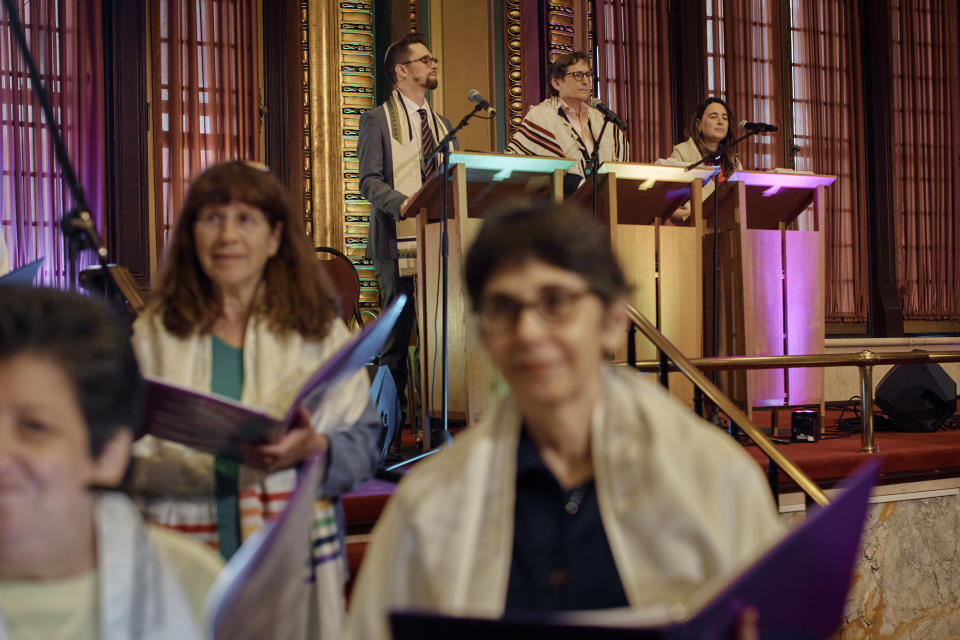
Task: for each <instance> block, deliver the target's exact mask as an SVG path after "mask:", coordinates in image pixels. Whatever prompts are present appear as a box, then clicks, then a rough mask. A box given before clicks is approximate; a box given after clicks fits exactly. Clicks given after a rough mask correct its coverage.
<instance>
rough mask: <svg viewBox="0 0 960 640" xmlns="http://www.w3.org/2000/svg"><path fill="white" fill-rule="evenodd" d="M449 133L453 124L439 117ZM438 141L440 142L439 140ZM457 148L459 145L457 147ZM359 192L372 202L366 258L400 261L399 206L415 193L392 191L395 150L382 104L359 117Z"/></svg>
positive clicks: (385, 109) (385, 111)
mask: <svg viewBox="0 0 960 640" xmlns="http://www.w3.org/2000/svg"><path fill="white" fill-rule="evenodd" d="M437 118H439V119H440V120H441V121H442V122H443V124H444V126H445V127H446V128H447V130H448V131H449V130H450V129H451V127H450V121H449V120H447V119H446V118H444V117H443V116H441V115H440V114H437ZM437 142H439V140H438V141H437ZM454 148H456V145H454ZM357 154H358V155H359V157H360V193H361V194H362V195H363V197H364V198H366V199H367V200H369V201H370V203H371V204H372V205H373V207H372V208H371V210H370V226H369V231H368V232H367V253H366V257H367V258H371V259H373V258H380V259H393V260H396V259H397V220H399V219H400V207H401V205H402V204H403V201H404V200H406V198H407V196H411V195H413V194H412V193H400V192H399V191H397V190H396V189H394V188H393V150H392V140H391V138H390V128H389V127H388V126H387V108H386V106H385V105H383V104H381V105H380V106H378V107H375V108H373V109H370V110H368V111H365V112H364V113H363V115H361V116H360V140H359V142H358V143H357Z"/></svg>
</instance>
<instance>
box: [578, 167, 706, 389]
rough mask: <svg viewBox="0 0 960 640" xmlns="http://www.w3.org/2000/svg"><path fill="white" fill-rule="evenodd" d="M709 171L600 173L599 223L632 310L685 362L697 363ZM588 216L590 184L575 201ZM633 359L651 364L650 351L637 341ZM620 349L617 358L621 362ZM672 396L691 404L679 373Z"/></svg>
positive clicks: (642, 169) (649, 169)
mask: <svg viewBox="0 0 960 640" xmlns="http://www.w3.org/2000/svg"><path fill="white" fill-rule="evenodd" d="M714 171H715V170H714V169H713V168H712V167H705V168H699V167H698V168H697V169H693V170H691V171H686V170H685V169H684V168H683V167H677V166H671V165H656V164H638V163H625V162H617V163H615V162H607V163H604V164H602V165H601V166H600V170H599V171H598V173H597V175H598V194H597V195H598V198H597V203H598V222H599V223H600V224H602V225H604V226H605V227H607V228H608V229H609V231H610V241H611V244H612V245H613V250H614V252H615V253H616V255H617V258H618V259H619V260H620V264H621V266H622V267H623V269H624V272H625V274H626V276H627V281H628V282H630V283H631V284H632V285H633V286H634V287H635V290H634V292H633V294H632V299H631V303H632V304H633V305H634V306H635V307H636V308H637V310H638V311H640V313H642V314H643V315H644V316H646V317H647V318H649V319H650V321H651V322H652V323H654V324H655V325H656V326H657V328H658V329H659V330H660V331H661V332H662V333H663V334H664V335H665V336H666V337H667V339H668V340H670V341H671V342H673V343H674V344H676V345H677V346H678V347H679V348H680V350H681V351H683V353H684V355H686V356H687V357H690V358H699V357H700V356H701V355H702V344H703V342H702V337H703V311H702V308H701V303H702V302H701V301H702V300H703V297H702V288H703V287H702V283H701V278H702V268H701V265H700V261H701V250H700V245H701V241H700V238H701V237H702V236H703V234H704V231H705V227H704V220H703V216H702V215H701V206H700V202H701V199H702V194H701V189H702V187H703V184H704V183H705V182H706V181H707V180H709V179H710V177H711V176H712V175H713V173H714ZM574 201H575V202H577V203H578V204H579V205H580V206H581V207H582V208H583V209H584V210H585V211H587V212H588V213H589V212H592V207H593V182H592V181H591V180H590V179H589V178H588V179H587V180H586V181H585V182H584V183H583V185H581V187H580V189H579V190H578V191H577V193H576V194H575V196H574ZM685 204H689V205H690V215H689V217H687V218H686V219H685V220H684V221H682V222H680V221H677V220H676V216H675V214H676V213H677V210H678V209H679V208H680V207H681V206H683V205H685ZM636 340H637V359H638V360H655V359H656V358H657V352H656V349H655V348H654V346H653V345H652V344H651V343H650V342H649V341H648V340H647V339H646V338H644V337H643V336H642V335H641V336H638V337H637V338H636ZM625 356H626V347H624V348H623V349H622V350H621V351H619V352H618V353H617V359H618V360H620V361H623V360H624V359H625ZM670 391H671V392H672V393H673V394H674V395H675V396H676V397H677V398H678V399H680V400H682V401H683V402H686V403H688V404H689V403H691V402H692V398H693V384H692V383H691V382H690V381H689V380H687V379H686V377H685V376H684V375H683V374H682V373H671V374H670Z"/></svg>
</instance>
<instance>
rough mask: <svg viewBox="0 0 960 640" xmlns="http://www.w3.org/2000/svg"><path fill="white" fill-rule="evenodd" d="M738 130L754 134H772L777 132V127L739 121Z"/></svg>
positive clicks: (762, 123)
mask: <svg viewBox="0 0 960 640" xmlns="http://www.w3.org/2000/svg"><path fill="white" fill-rule="evenodd" d="M740 128H741V129H743V130H744V131H753V132H754V133H772V132H774V131H776V130H777V125H774V124H767V123H766V122H747V121H746V120H741V121H740Z"/></svg>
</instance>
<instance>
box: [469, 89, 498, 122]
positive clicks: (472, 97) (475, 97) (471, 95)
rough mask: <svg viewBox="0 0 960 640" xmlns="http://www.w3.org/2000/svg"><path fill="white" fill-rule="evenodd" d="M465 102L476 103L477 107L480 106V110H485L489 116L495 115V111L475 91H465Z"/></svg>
mask: <svg viewBox="0 0 960 640" xmlns="http://www.w3.org/2000/svg"><path fill="white" fill-rule="evenodd" d="M467 100H470V101H471V102H476V103H477V104H478V105H480V108H481V109H486V110H487V112H488V113H489V114H490V115H491V116H495V115H497V110H496V109H494V108H493V107H492V106H491V105H490V103H489V102H487V101H486V99H484V97H483V96H482V95H480V92H479V91H477V90H476V89H470V91H467Z"/></svg>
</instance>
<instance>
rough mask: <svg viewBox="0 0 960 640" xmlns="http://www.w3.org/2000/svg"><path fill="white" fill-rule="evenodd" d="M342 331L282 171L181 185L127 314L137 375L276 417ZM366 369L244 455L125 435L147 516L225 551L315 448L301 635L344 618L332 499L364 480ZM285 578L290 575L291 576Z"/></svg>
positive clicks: (368, 422)
mask: <svg viewBox="0 0 960 640" xmlns="http://www.w3.org/2000/svg"><path fill="white" fill-rule="evenodd" d="M350 338H351V334H350V332H349V330H348V329H347V327H346V325H344V324H343V322H342V321H341V320H340V319H339V317H338V315H337V301H336V298H335V295H334V292H333V290H332V288H331V286H330V285H329V283H328V282H327V279H326V278H325V277H324V275H323V272H322V271H321V269H320V266H319V264H318V263H317V260H316V257H315V256H314V253H313V251H312V249H311V247H310V245H309V242H308V241H307V238H306V236H305V235H304V234H303V230H302V228H301V223H300V222H299V220H298V219H297V215H296V214H295V213H294V211H293V208H292V207H291V206H290V204H289V201H288V198H287V196H286V192H285V190H284V188H283V186H282V185H281V184H280V182H279V181H278V180H277V179H276V178H275V177H274V176H273V175H271V174H270V172H269V171H268V170H267V169H266V167H263V166H262V165H254V164H252V163H247V162H242V161H233V162H226V163H223V164H219V165H216V166H214V167H211V168H210V169H207V170H206V171H204V172H203V173H202V174H201V175H200V176H198V177H197V178H196V179H195V180H194V182H193V183H192V184H191V185H190V189H189V191H188V193H187V197H186V200H185V203H184V207H183V211H182V212H181V214H180V217H179V219H178V220H177V224H176V227H175V228H174V230H173V234H172V236H171V239H170V245H169V247H168V249H167V254H166V256H165V260H164V263H163V266H162V269H161V271H160V275H159V281H158V282H157V285H156V287H155V289H154V292H153V296H152V298H151V300H150V304H149V307H148V310H147V311H146V312H145V313H144V314H143V315H141V316H140V317H139V318H138V319H137V321H136V323H134V335H133V345H134V349H135V350H136V353H137V357H138V358H139V360H140V366H141V367H142V368H143V371H144V374H146V375H150V376H155V377H158V378H162V379H164V380H166V381H168V382H171V383H174V384H177V385H180V386H183V387H187V388H190V389H193V390H196V391H201V392H204V393H215V394H218V395H221V396H225V397H227V398H231V399H233V400H237V401H239V402H241V403H243V404H245V405H251V406H255V407H261V408H268V409H269V408H272V409H274V410H275V411H277V412H278V413H280V414H281V415H282V414H283V413H284V412H285V410H286V408H287V407H288V406H289V405H290V403H291V402H292V401H293V399H294V396H295V395H296V393H297V391H298V390H299V388H300V387H301V385H302V384H303V383H304V382H306V381H307V379H308V378H309V377H310V376H311V375H312V374H313V373H314V372H315V371H316V370H317V369H318V368H319V367H320V366H321V365H322V364H323V363H324V362H326V361H327V360H328V359H329V358H330V357H331V356H332V355H333V354H335V353H336V352H337V350H338V349H339V348H340V347H342V346H343V345H344V344H345V343H346V342H347V341H348V340H350ZM369 394H370V383H369V379H368V378H367V374H366V372H365V371H361V372H358V373H357V374H356V375H355V376H353V377H351V378H349V379H347V380H346V381H345V382H342V383H341V384H340V386H339V387H338V388H336V389H334V390H332V391H331V392H330V393H329V394H328V396H327V399H326V400H325V401H324V404H323V405H322V406H321V407H320V408H319V409H318V410H317V411H316V413H315V414H314V415H312V416H311V415H308V414H307V412H306V411H305V410H302V409H301V411H300V413H299V414H298V415H297V418H296V420H295V422H294V425H293V427H292V428H291V429H290V430H289V431H288V432H287V433H286V434H284V435H283V437H282V438H281V439H280V440H279V441H277V442H276V443H272V444H259V445H250V446H248V447H247V448H246V450H245V464H243V465H240V464H237V463H236V462H234V461H232V460H228V459H224V458H220V457H216V458H215V457H214V456H212V455H209V454H206V453H203V452H200V451H196V450H193V449H190V448H189V447H186V446H183V445H180V444H177V443H174V442H169V441H164V440H161V439H159V438H154V437H152V436H146V437H144V438H143V439H141V440H140V441H139V442H137V443H136V445H135V446H134V456H135V460H134V466H133V474H132V485H133V489H134V490H135V491H137V492H138V493H142V494H146V495H147V496H148V497H147V499H146V501H145V505H144V506H145V513H146V517H147V519H148V520H149V521H150V522H155V523H157V524H162V525H164V526H167V527H170V528H173V529H176V530H180V531H184V532H189V533H191V534H192V535H194V536H195V537H197V538H198V539H200V540H203V541H205V542H207V543H209V544H211V545H212V546H214V547H216V548H218V549H219V550H220V553H221V554H222V555H223V556H224V558H230V557H231V556H232V555H233V554H234V553H235V552H236V550H237V548H238V547H239V546H240V544H241V543H242V541H243V540H245V539H246V538H248V537H249V536H250V535H251V534H252V533H253V532H254V531H256V530H257V529H259V528H260V527H261V526H262V525H263V524H264V523H265V522H267V521H269V520H271V519H274V518H276V517H278V516H279V515H280V513H281V512H282V511H283V508H284V507H285V506H286V504H287V498H288V497H289V495H290V492H291V491H293V489H294V487H295V486H296V481H297V467H298V466H299V465H300V464H301V463H302V462H304V461H306V460H307V459H309V458H311V457H313V456H315V455H321V456H323V457H324V459H325V462H326V475H325V477H324V478H323V480H322V482H321V485H320V487H319V492H318V496H317V498H318V501H317V504H316V518H315V520H314V522H313V525H312V528H311V530H310V531H309V532H307V531H305V532H304V544H309V545H310V548H311V552H312V558H313V563H314V580H313V582H312V589H313V594H312V597H311V600H310V602H311V603H312V606H310V607H309V609H308V610H307V611H305V612H297V613H294V612H291V615H300V613H302V614H303V615H304V616H305V617H304V623H303V629H304V637H323V638H331V639H338V638H339V637H340V629H341V624H342V619H343V611H344V606H345V605H344V601H343V585H344V581H345V575H346V563H345V557H344V547H345V545H344V533H343V532H344V527H343V510H342V507H341V505H340V502H339V498H338V496H339V495H340V494H341V493H344V492H347V491H350V490H352V489H353V488H355V487H356V486H358V485H359V484H360V483H362V482H363V481H365V480H366V479H368V478H369V477H370V476H371V475H372V474H373V471H374V467H375V465H376V462H377V457H378V450H377V439H378V438H379V436H380V432H381V425H380V421H379V420H378V418H377V415H376V411H375V409H374V408H373V405H372V404H371V402H370V396H369ZM292 579H295V578H292Z"/></svg>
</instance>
